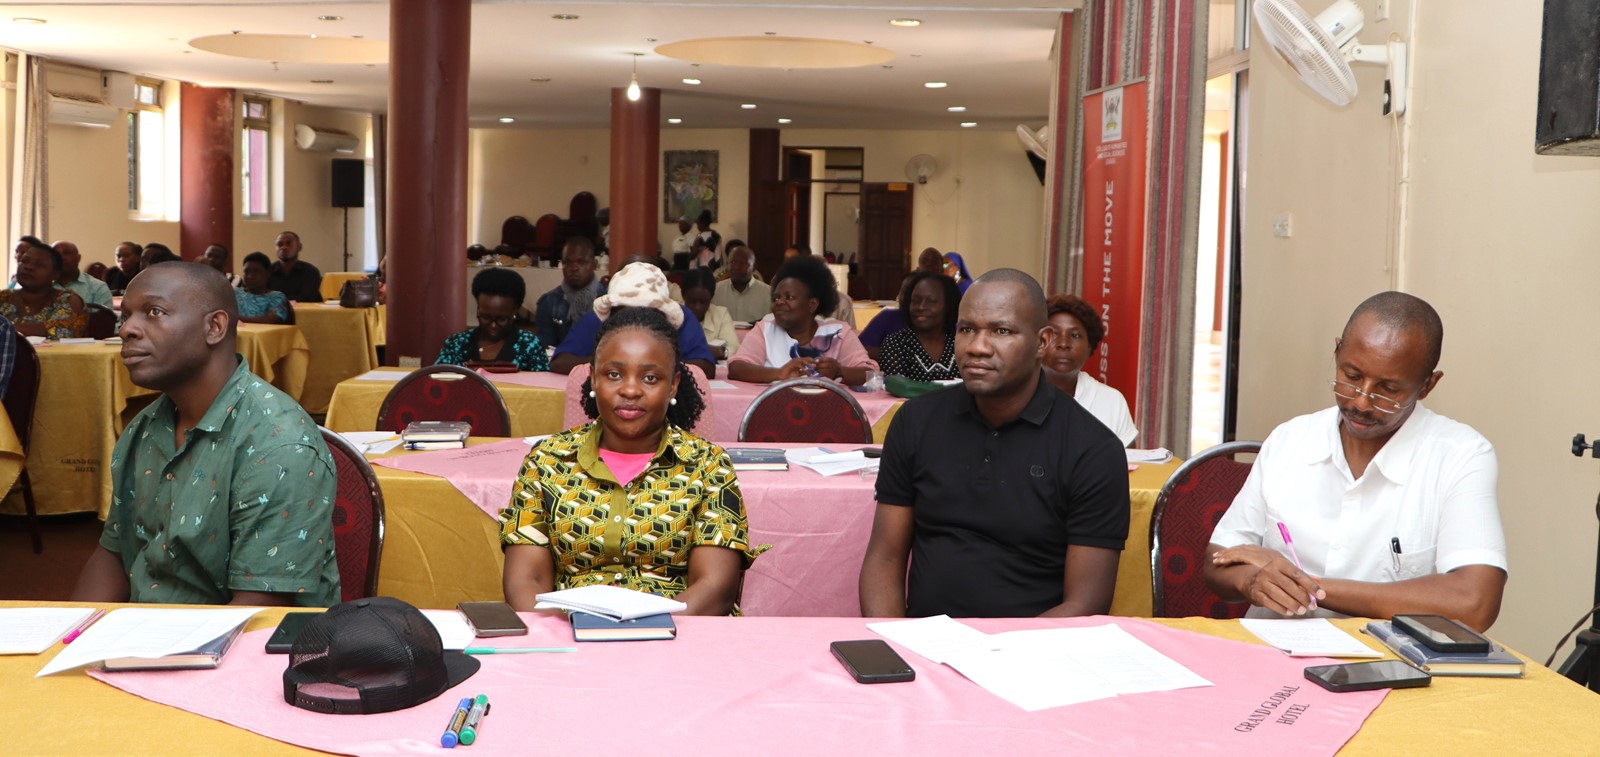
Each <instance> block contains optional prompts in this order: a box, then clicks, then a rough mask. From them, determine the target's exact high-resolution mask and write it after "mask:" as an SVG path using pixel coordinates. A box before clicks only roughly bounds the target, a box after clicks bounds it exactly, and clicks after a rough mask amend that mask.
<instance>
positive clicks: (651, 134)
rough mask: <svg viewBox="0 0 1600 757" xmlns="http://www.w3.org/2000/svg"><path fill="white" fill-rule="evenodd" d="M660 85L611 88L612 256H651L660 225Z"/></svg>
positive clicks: (614, 260) (616, 258)
mask: <svg viewBox="0 0 1600 757" xmlns="http://www.w3.org/2000/svg"><path fill="white" fill-rule="evenodd" d="M660 218H661V90H659V89H655V88H653V87H646V88H641V90H640V93H639V99H638V100H637V101H632V100H629V99H628V92H627V90H626V89H624V88H622V87H615V88H613V89H612V90H611V260H612V265H613V266H616V265H618V264H619V263H620V262H621V260H622V258H623V257H624V256H627V255H632V254H633V253H636V252H643V253H648V254H651V255H654V254H655V253H656V243H657V242H658V241H659V239H660V237H659V236H658V235H657V230H658V229H660V228H661V223H662V222H661V220H660Z"/></svg>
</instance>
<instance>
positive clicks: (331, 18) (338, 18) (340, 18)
mask: <svg viewBox="0 0 1600 757" xmlns="http://www.w3.org/2000/svg"><path fill="white" fill-rule="evenodd" d="M317 20H318V21H343V20H344V16H317Z"/></svg>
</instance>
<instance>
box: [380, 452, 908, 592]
mask: <svg viewBox="0 0 1600 757" xmlns="http://www.w3.org/2000/svg"><path fill="white" fill-rule="evenodd" d="M739 446H741V447H766V448H779V447H782V446H784V445H779V444H741V445H739ZM791 446H792V445H791ZM849 448H850V447H849V446H840V447H839V449H841V450H843V449H849ZM528 449H529V448H528V445H527V444H526V443H524V442H523V441H522V440H521V439H508V440H506V441H503V442H496V443H494V444H486V445H480V446H476V447H470V448H468V449H463V450H445V451H439V452H427V453H421V454H413V455H404V456H400V457H387V458H377V459H374V460H373V461H372V462H373V463H374V464H376V465H382V466H384V467H388V468H396V469H399V470H407V471H413V472H416V473H427V474H430V475H434V476H440V477H442V478H445V479H446V480H448V481H450V483H451V484H453V485H454V486H455V487H456V488H457V489H459V490H460V491H461V493H462V494H464V495H466V497H467V498H468V499H470V500H472V501H473V503H474V504H476V505H477V506H478V508H479V509H481V510H483V511H484V513H486V514H488V515H489V516H490V517H494V516H495V515H496V514H497V513H499V512H500V510H501V509H502V508H504V507H505V506H506V504H507V503H508V502H510V501H511V485H512V481H513V479H515V478H516V475H517V470H518V469H519V468H520V466H521V465H522V460H523V458H524V457H526V456H527V454H528ZM830 449H831V448H830ZM876 483H877V482H876V479H875V478H874V477H873V476H872V475H871V474H868V475H867V476H865V477H863V476H861V475H860V474H857V473H846V474H844V475H840V476H832V477H824V476H820V475H818V474H816V473H813V472H811V471H809V470H806V469H804V468H798V467H797V468H794V469H792V470H789V471H743V472H740V474H739V489H740V491H741V492H742V493H743V494H744V507H745V513H746V515H747V516H748V518H749V524H750V539H751V541H753V542H754V543H756V544H771V545H773V547H772V549H770V550H768V551H767V552H766V554H763V555H762V556H761V557H760V558H758V559H757V560H756V561H755V564H754V565H753V566H752V567H751V568H750V571H749V572H748V573H746V574H745V582H744V597H743V599H742V600H741V603H740V606H741V607H742V608H743V610H744V612H745V613H746V614H749V615H799V616H846V617H848V616H853V615H859V614H860V612H861V609H860V605H859V602H858V600H857V594H856V575H857V573H858V572H859V571H860V568H861V556H862V555H863V554H865V553H866V549H867V536H868V535H869V534H870V533H871V531H872V512H873V508H874V503H875V499H874V494H873V487H874V485H875V484H876Z"/></svg>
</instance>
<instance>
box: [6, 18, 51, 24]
mask: <svg viewBox="0 0 1600 757" xmlns="http://www.w3.org/2000/svg"><path fill="white" fill-rule="evenodd" d="M11 23H13V24H48V23H50V22H49V21H46V20H44V19H42V18H13V19H11Z"/></svg>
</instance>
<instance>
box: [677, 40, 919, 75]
mask: <svg viewBox="0 0 1600 757" xmlns="http://www.w3.org/2000/svg"><path fill="white" fill-rule="evenodd" d="M656 52H657V53H659V54H661V55H665V56H667V57H669V58H677V59H678V60H686V61H690V62H692V63H719V64H722V65H725V66H747V67H751V68H855V67H857V66H876V65H881V64H883V63H887V62H889V61H891V60H894V57H895V56H894V51H893V50H888V49H885V48H882V47H874V46H872V45H864V44H861V43H860V42H845V41H842V40H836V39H807V38H803V37H710V38H706V39H688V40H684V41H682V42H672V43H668V44H665V45H662V46H660V47H657V48H656Z"/></svg>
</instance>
